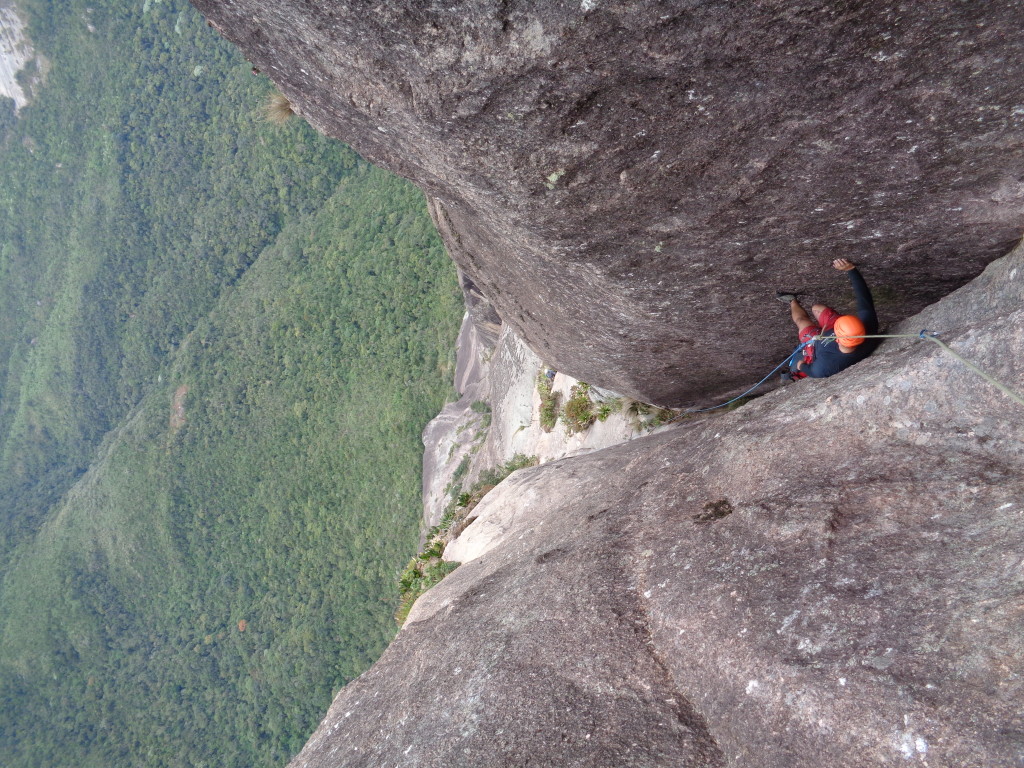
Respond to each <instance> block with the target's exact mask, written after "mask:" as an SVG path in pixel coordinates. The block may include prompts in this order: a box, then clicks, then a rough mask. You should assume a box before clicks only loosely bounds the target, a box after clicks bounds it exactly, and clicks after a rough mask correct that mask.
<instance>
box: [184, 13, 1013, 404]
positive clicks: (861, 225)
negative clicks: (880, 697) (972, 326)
mask: <svg viewBox="0 0 1024 768" xmlns="http://www.w3.org/2000/svg"><path fill="white" fill-rule="evenodd" d="M194 4H195V5H196V7H198V8H199V9H200V10H201V11H202V12H203V13H204V14H205V15H207V16H208V17H209V18H210V19H211V20H212V21H213V23H214V24H215V25H216V26H217V28H218V29H219V30H220V31H221V32H222V33H223V34H224V35H225V36H226V37H227V38H228V39H230V40H232V41H234V42H235V43H237V44H238V45H239V46H240V47H241V48H242V50H243V51H244V52H245V54H246V56H247V57H248V58H250V60H251V61H253V62H254V63H255V64H256V66H257V67H258V68H259V69H261V70H262V71H263V72H265V73H267V74H268V75H269V76H270V77H271V78H272V79H273V80H274V81H275V82H276V83H277V84H278V85H279V86H280V87H281V89H282V90H283V91H284V93H285V94H286V95H287V96H288V97H289V98H290V99H291V100H292V102H293V104H294V105H295V106H296V108H297V109H298V110H299V111H300V112H301V113H302V114H303V115H304V116H306V117H307V119H309V121H310V122H311V123H312V124H313V125H314V126H315V127H317V128H318V129H320V130H322V131H324V132H325V133H327V134H328V135H331V136H336V137H339V138H341V139H343V140H345V141H348V142H350V143H351V144H352V145H353V146H354V147H355V148H356V149H357V150H358V151H359V152H361V153H363V154H364V155H365V156H367V157H368V158H370V159H371V160H373V161H375V162H378V163H380V164H383V165H384V166H386V167H389V168H391V169H393V170H395V171H397V172H398V173H400V174H402V175H404V176H406V177H408V178H410V179H412V180H413V181H415V182H416V183H417V184H419V185H420V186H422V187H423V188H424V189H425V190H426V191H427V193H428V195H429V196H431V197H432V198H434V214H435V218H436V219H437V221H438V225H439V228H440V230H441V232H442V235H443V236H444V237H445V239H446V243H447V245H448V247H449V250H450V251H451V252H452V254H453V256H454V257H455V259H456V262H457V263H458V265H459V266H460V268H461V269H462V270H463V272H464V273H465V274H466V276H467V277H468V278H469V279H470V280H471V281H472V283H473V284H474V285H475V286H476V287H477V288H478V289H479V290H480V291H481V292H482V293H483V294H484V295H485V296H486V297H487V299H489V300H490V301H491V302H492V303H493V305H494V306H495V307H496V308H497V310H498V313H499V314H500V315H501V317H502V319H503V320H504V321H505V322H507V323H510V324H511V325H512V326H514V328H515V329H516V330H517V331H518V332H519V334H520V335H521V336H522V337H523V338H524V339H525V340H526V341H527V342H528V343H529V344H530V346H531V347H532V348H533V349H534V350H535V351H536V352H537V353H538V354H539V355H541V356H542V357H544V358H545V360H547V361H548V362H549V363H551V364H552V365H555V366H556V367H558V368H559V369H561V370H565V371H566V372H567V373H570V374H571V375H573V376H575V377H577V378H581V379H583V380H585V381H588V382H591V383H594V384H599V385H603V386H607V387H610V388H611V389H614V390H616V391H619V392H622V393H624V394H628V395H632V396H636V397H639V398H640V399H642V400H646V401H651V402H657V403H661V404H665V405H675V404H683V403H692V402H695V401H698V400H701V399H704V398H706V397H707V396H709V395H715V394H721V393H723V392H726V391H729V390H731V389H734V388H736V387H737V386H739V385H740V384H742V383H743V382H745V381H747V380H749V378H750V376H751V374H752V373H754V372H755V371H759V370H762V369H764V368H765V366H767V365H769V363H771V362H773V361H774V360H776V359H778V358H779V357H781V355H782V354H784V352H785V350H786V346H787V343H788V335H787V333H786V331H787V326H788V319H787V318H786V317H785V316H784V314H782V313H778V312H777V311H773V310H777V307H776V306H775V305H774V304H773V302H772V294H773V293H774V291H775V290H776V289H777V288H789V289H798V290H802V291H806V292H807V293H809V294H812V295H813V296H815V297H817V298H819V299H825V300H828V301H830V302H839V301H840V300H841V298H842V295H843V294H842V290H843V286H842V285H840V284H833V283H832V282H831V281H830V279H829V276H828V275H827V270H823V269H820V268H819V267H821V266H823V265H825V264H827V262H828V260H829V259H831V258H834V257H836V256H846V257H850V258H853V259H854V260H857V261H863V262H865V263H866V264H867V266H868V270H867V271H868V274H869V277H870V279H871V281H872V282H873V284H874V286H875V287H876V289H877V294H878V298H879V303H880V306H881V308H882V310H883V315H884V317H885V319H886V320H887V321H895V320H899V319H901V318H904V317H907V316H908V315H910V314H912V313H914V312H916V311H918V310H920V309H921V308H922V307H924V306H925V305H926V304H928V303H929V302H932V301H934V300H936V299H937V298H939V297H940V296H943V295H945V294H946V293H948V292H949V291H951V290H952V289H954V288H956V287H957V286H959V285H962V284H963V283H964V282H966V281H967V280H969V279H970V278H972V277H974V276H975V275H977V274H978V273H979V272H980V271H981V269H982V267H983V266H984V265H985V264H986V263H987V262H988V261H990V260H992V259H993V258H996V257H998V256H1001V255H1003V254H1005V253H1006V252H1007V251H1008V250H1009V248H1010V247H1011V245H1012V244H1013V242H1014V241H1015V240H1016V238H1017V237H1018V236H1019V235H1020V232H1021V228H1022V226H1024V205H1022V201H1024V184H1022V177H1024V150H1022V147H1024V103H1022V102H1021V99H1020V92H1019V88H1018V83H1019V82H1020V81H1021V80H1022V78H1024V52H1022V51H1024V49H1022V48H1021V46H1019V45H1018V44H1017V43H1018V41H1017V40H1016V38H1015V35H1014V33H1015V30H1017V29H1019V28H1020V26H1021V24H1022V22H1024V10H1022V8H1021V5H1020V3H1018V2H1015V0H997V1H996V2H987V3H963V2H955V1H954V0H940V1H939V2H928V3H898V2H894V1H893V0H862V1H860V2H853V3H838V4H837V3H829V2H820V1H818V0H800V1H799V2H778V1H777V0H758V2H749V3H744V4H742V6H738V5H736V4H735V3H727V2H691V1H690V0H642V1H641V2H632V1H630V2H626V1H625V0H618V1H616V0H584V1H583V2H563V1H562V0H543V1H542V2H535V1H533V0H531V1H530V2H525V1H522V0H512V1H511V2H509V1H507V0H472V2H463V3H453V4H443V3H424V2H414V1H413V0H403V1H401V2H387V3H377V4H371V5H370V6H367V4H365V3H361V2H358V3H357V2H332V3H328V4H324V3H307V2H299V1H298V0H285V1H284V2H274V3H267V2H265V0H233V1H232V2H219V1H218V0H194Z"/></svg>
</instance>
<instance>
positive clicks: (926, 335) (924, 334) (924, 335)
mask: <svg viewBox="0 0 1024 768" xmlns="http://www.w3.org/2000/svg"><path fill="white" fill-rule="evenodd" d="M851 338H853V337H851ZM857 338H863V339H926V340H927V341H933V342H935V343H936V344H938V345H939V346H940V347H941V348H942V349H944V350H946V352H948V353H949V354H950V355H952V356H953V357H955V358H956V359H957V360H959V361H960V362H962V363H963V364H964V365H966V366H967V367H968V368H969V369H970V370H972V371H974V372H975V373H976V374H978V375H979V376H981V377H982V378H983V379H984V380H985V381H987V382H988V383H989V384H991V385H992V386H993V387H995V388H996V389H998V390H999V391H1000V392H1002V393H1003V394H1004V395H1006V396H1007V397H1009V398H1010V399H1011V400H1014V401H1016V402H1018V403H1020V404H1021V405H1024V397H1021V395H1019V394H1017V393H1016V392H1014V391H1013V390H1012V389H1010V388H1009V387H1007V386H1006V385H1005V384H1003V383H1002V382H1001V381H999V380H997V379H995V378H994V377H992V376H990V375H989V374H988V373H986V372H985V371H983V370H981V368H979V367H978V366H976V365H975V364H974V363H972V362H971V361H970V360H966V359H964V358H963V357H961V356H960V355H959V354H957V353H956V352H954V351H953V350H952V349H950V348H949V345H947V344H946V343H945V342H943V341H942V339H940V338H939V333H938V331H929V330H928V329H927V328H925V329H923V330H922V331H921V332H920V333H875V334H864V335H863V336H860V337H857ZM835 340H836V337H835V335H830V336H822V335H818V336H815V337H814V338H812V339H808V340H807V341H805V342H803V343H802V344H801V345H800V346H798V347H797V348H796V349H795V350H794V351H792V352H790V353H789V354H788V355H786V359H785V360H783V361H782V362H781V363H779V364H778V365H777V366H775V367H774V368H772V370H771V372H770V373H769V374H768V375H767V376H765V377H764V378H763V379H761V380H760V381H759V382H757V384H755V385H754V386H752V387H751V388H750V389H748V390H747V391H746V392H744V393H743V394H741V395H737V396H736V397H734V398H733V399H732V400H727V401H726V402H724V403H722V404H721V405H712V406H710V407H709V408H688V409H687V410H685V411H683V412H682V413H679V414H677V415H675V416H673V417H672V418H671V419H669V420H668V421H666V422H665V423H666V424H671V423H672V422H674V421H676V420H678V419H681V418H683V416H689V415H691V414H694V413H704V412H705V411H714V410H717V409H719V408H724V407H725V406H727V405H731V404H732V403H735V402H736V401H737V400H742V399H743V398H744V397H746V396H747V395H749V394H750V393H751V392H753V391H754V390H755V389H757V388H758V387H760V386H761V385H762V384H764V383H765V382H766V381H768V379H769V378H771V376H772V374H774V373H775V372H776V371H778V370H779V369H780V368H782V366H784V365H786V364H787V363H789V362H790V361H791V360H793V359H794V358H795V357H796V356H797V355H798V354H799V353H801V352H803V350H804V347H806V346H807V345H808V344H813V343H814V342H815V341H835Z"/></svg>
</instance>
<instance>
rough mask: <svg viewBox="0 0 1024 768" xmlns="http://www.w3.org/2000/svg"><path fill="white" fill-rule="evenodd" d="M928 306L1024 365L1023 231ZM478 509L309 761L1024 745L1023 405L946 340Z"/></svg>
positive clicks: (1023, 748) (977, 762)
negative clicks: (948, 349) (944, 348)
mask: <svg viewBox="0 0 1024 768" xmlns="http://www.w3.org/2000/svg"><path fill="white" fill-rule="evenodd" d="M922 326H924V327H928V328H937V329H941V330H943V331H944V332H945V333H944V338H946V339H947V341H948V342H949V343H950V344H951V345H952V346H953V347H954V348H955V349H957V350H958V351H959V352H960V353H961V354H963V355H965V356H967V357H969V358H970V359H972V360H973V361H975V362H976V363H978V364H980V365H981V366H982V367H984V368H985V369H986V370H988V371H990V372H991V373H993V374H994V375H996V376H998V377H999V378H1000V379H1002V380H1003V381H1006V382H1008V383H1014V384H1015V385H1016V386H1017V387H1018V388H1020V385H1021V382H1024V362H1022V361H1024V251H1022V250H1018V251H1017V252H1015V254H1014V255H1013V256H1012V257H1009V258H1006V259H1003V260H1001V261H1000V262H998V263H997V264H994V265H992V266H991V267H990V268H989V269H988V270H987V271H986V272H985V273H984V274H983V275H982V276H981V277H979V278H978V280H976V281H975V282H974V283H973V284H972V285H971V286H968V287H967V288H965V289H963V290H962V291H959V292H957V293H955V294H953V295H952V296H950V297H948V298H946V299H944V300H943V301H942V302H939V303H938V304H937V305H935V306H933V307H930V308H929V309H928V310H926V311H925V312H924V313H922V315H920V316H919V317H917V318H914V319H913V321H911V322H909V323H908V325H907V326H906V330H908V331H914V332H916V331H917V330H919V329H920V327H922ZM477 511H478V513H479V518H478V520H477V522H476V523H474V524H473V525H472V526H470V527H469V528H468V529H467V530H466V531H465V533H464V534H463V538H464V539H466V540H467V541H468V542H470V543H472V541H473V539H474V537H475V536H477V533H476V532H477V531H480V532H482V538H480V539H479V540H478V542H477V543H478V544H479V546H478V547H477V548H476V550H475V551H474V552H472V553H471V554H470V555H469V556H472V557H474V559H472V560H471V561H469V562H466V563H465V564H464V565H462V566H461V567H460V568H459V569H458V570H456V571H455V572H454V573H453V574H452V575H451V576H449V577H448V578H447V579H445V581H443V582H442V583H441V584H440V585H439V586H437V587H435V588H434V589H433V590H431V591H430V592H429V593H427V595H425V596H424V597H422V598H421V599H420V601H419V602H418V603H417V605H416V607H415V608H414V610H413V613H412V614H411V616H410V619H409V622H408V623H407V625H406V627H405V628H404V629H403V630H402V632H401V633H400V634H399V636H398V638H397V639H396V641H395V642H394V643H393V644H392V645H391V647H390V648H389V649H388V651H387V652H386V653H385V654H384V656H383V657H382V658H381V660H380V661H379V662H378V663H377V664H376V665H375V666H374V667H373V668H372V669H370V670H369V671H368V672H367V673H365V674H364V675H363V676H362V677H360V678H359V679H358V680H356V681H355V682H353V683H352V684H350V685H349V686H348V687H347V688H345V689H344V690H343V691H342V692H341V693H340V694H339V695H338V697H337V698H336V700H335V701H334V703H333V705H332V706H331V709H330V711H329V712H328V714H327V717H326V718H325V720H324V722H323V723H322V724H321V726H320V728H319V729H318V730H317V731H316V733H315V734H314V735H313V737H312V738H311V739H310V741H309V743H308V744H307V745H306V747H305V749H304V750H303V751H302V753H301V754H300V755H299V756H298V757H296V758H295V759H294V761H293V763H292V766H293V768H313V767H316V768H326V767H328V766H330V767H331V768H336V767H337V766H383V765H388V766H417V767H418V768H421V767H423V766H510V767H511V766H566V767H569V766H594V767H595V768H596V767H597V766H609V765H615V766H659V767H661V766H664V767H665V768H669V767H671V768H694V767H697V766H701V767H703V766H726V765H727V766H735V767H736V768H820V767H821V766H857V768H874V767H878V768H881V767H882V766H893V765H908V766H910V765H920V766H925V765H927V766H930V768H943V767H945V768H962V767H963V766H986V767H987V768H1010V767H1011V766H1019V765H1021V764H1022V762H1024V717H1022V701H1024V677H1022V675H1024V610H1022V594H1024V547H1022V544H1024V542H1022V539H1024V534H1022V530H1024V527H1022V523H1024V408H1022V407H1021V406H1019V405H1017V404H1015V403H1013V402H1012V401H1010V400H1009V399H1008V398H1006V397H1004V396H1003V395H1001V394H999V393H998V392H997V391H995V390H993V389H991V388H989V387H987V386H986V385H984V384H983V383H982V382H981V381H980V380H979V379H978V378H976V377H975V375H974V374H972V373H970V372H969V371H967V370H966V369H964V367H963V366H962V365H960V364H959V363H957V362H956V361H954V360H952V359H951V358H950V357H948V356H946V355H945V354H944V353H942V352H941V350H940V349H939V348H938V347H937V346H936V345H934V344H929V343H926V342H923V341H906V342H898V343H896V344H890V345H889V346H887V347H883V348H882V350H881V351H880V352H879V353H878V354H876V356H875V357H873V358H871V359H869V360H868V361H866V362H864V363H861V364H859V365H858V366H855V367H854V368H852V369H850V370H848V371H846V372H844V373H842V374H839V375H837V376H835V377H833V378H831V379H828V380H825V381H818V382H814V381H805V382H799V383H796V384H793V385H791V386H789V387H787V388H785V389H783V390H781V391H778V392H775V393H773V394H771V395H769V396H766V397H764V398H762V399H760V400H758V401H756V402H754V403H751V404H749V405H747V406H745V407H743V408H742V409H739V410H737V411H735V412H733V413H729V414H726V415H722V416H717V417H712V418H706V419H704V420H702V421H699V422H690V423H683V424H682V425H681V426H679V427H678V428H676V429H674V430H668V431H666V432H664V433H661V434H658V435H655V436H652V437H650V438H643V439H640V440H636V441H633V442H631V443H627V444H624V445H622V446H617V447H614V448H610V449H607V450H604V451H600V452H597V453H592V454H588V455H586V456H582V457H575V458H571V459H566V460H563V461H559V462H555V463H552V464H547V465H544V466H541V467H537V468H532V469H527V470H522V471H520V472H518V473H516V474H514V475H513V476H512V477H510V478H509V479H508V480H507V481H506V482H505V483H504V484H503V485H501V486H499V488H498V489H496V490H495V491H493V492H492V493H491V495H489V496H488V497H487V498H486V499H485V500H484V501H483V502H482V503H481V504H480V506H479V507H478V508H477ZM496 531H497V532H498V533H497V535H494V534H495V532H496ZM460 541H461V539H460Z"/></svg>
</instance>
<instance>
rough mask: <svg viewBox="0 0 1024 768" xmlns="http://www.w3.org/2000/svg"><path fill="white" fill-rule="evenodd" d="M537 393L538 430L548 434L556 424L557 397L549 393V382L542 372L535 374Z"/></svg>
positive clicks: (555, 393)
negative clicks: (538, 401)
mask: <svg viewBox="0 0 1024 768" xmlns="http://www.w3.org/2000/svg"><path fill="white" fill-rule="evenodd" d="M537 393H538V394H539V395H540V428H541V429H543V430H544V431H545V432H550V431H551V430H552V429H554V428H555V424H557V423H558V406H559V399H560V398H559V395H558V393H557V392H552V391H551V381H550V380H549V379H548V377H547V376H545V375H544V371H543V370H542V371H541V372H540V373H538V374H537Z"/></svg>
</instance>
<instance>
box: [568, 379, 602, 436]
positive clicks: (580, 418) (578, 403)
mask: <svg viewBox="0 0 1024 768" xmlns="http://www.w3.org/2000/svg"><path fill="white" fill-rule="evenodd" d="M595 418H597V415H596V414H595V413H594V403H593V402H591V400H590V385H589V384H584V383H583V382H580V383H579V384H577V385H576V386H574V387H573V388H572V389H570V390H569V399H568V401H566V403H565V407H564V408H563V409H562V423H563V424H565V431H566V432H568V433H569V434H570V435H575V434H576V433H578V432H582V431H584V430H585V429H589V428H590V425H591V424H593V423H594V419H595Z"/></svg>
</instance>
